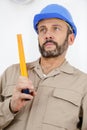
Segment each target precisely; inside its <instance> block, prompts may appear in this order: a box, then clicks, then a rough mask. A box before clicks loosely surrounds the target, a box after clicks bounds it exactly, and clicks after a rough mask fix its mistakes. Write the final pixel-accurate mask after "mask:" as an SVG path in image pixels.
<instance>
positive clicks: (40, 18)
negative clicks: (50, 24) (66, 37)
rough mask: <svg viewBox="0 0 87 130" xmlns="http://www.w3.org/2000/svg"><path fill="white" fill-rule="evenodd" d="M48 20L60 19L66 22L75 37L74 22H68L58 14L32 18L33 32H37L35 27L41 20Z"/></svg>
mask: <svg viewBox="0 0 87 130" xmlns="http://www.w3.org/2000/svg"><path fill="white" fill-rule="evenodd" d="M50 18H58V19H61V20H63V21H65V22H67V23H68V24H69V25H70V26H71V28H72V29H73V33H74V35H75V36H76V34H77V28H76V26H75V24H74V22H72V21H70V19H69V20H68V19H67V18H65V17H64V16H63V15H60V14H58V13H43V14H36V15H35V17H34V20H33V26H34V29H35V31H36V32H37V25H38V23H39V22H40V21H41V20H43V19H50Z"/></svg>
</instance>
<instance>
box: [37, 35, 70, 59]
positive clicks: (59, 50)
mask: <svg viewBox="0 0 87 130" xmlns="http://www.w3.org/2000/svg"><path fill="white" fill-rule="evenodd" d="M48 42H51V43H52V44H54V45H55V46H56V48H55V49H54V50H48V51H46V50H45V45H46V44H47V43H48ZM67 48H68V36H67V37H66V39H65V40H64V42H63V43H62V45H59V44H58V43H57V42H55V41H53V40H46V42H45V43H44V44H43V45H42V46H40V44H39V50H40V53H41V55H42V56H43V57H45V58H53V57H58V56H60V55H62V54H63V53H64V52H65V51H66V50H67Z"/></svg>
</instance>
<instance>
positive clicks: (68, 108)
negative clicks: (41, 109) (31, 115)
mask: <svg viewBox="0 0 87 130" xmlns="http://www.w3.org/2000/svg"><path fill="white" fill-rule="evenodd" d="M80 104H81V95H80V94H79V93H77V92H75V91H72V90H67V89H55V90H54V91H53V93H52V96H50V97H49V99H48V103H47V107H46V111H45V114H44V120H43V123H44V124H45V125H46V124H49V125H53V126H54V127H55V126H56V127H58V128H65V130H73V129H76V126H77V122H78V115H79V110H80ZM54 130H55V128H54Z"/></svg>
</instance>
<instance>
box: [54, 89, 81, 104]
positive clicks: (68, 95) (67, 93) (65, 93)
mask: <svg viewBox="0 0 87 130" xmlns="http://www.w3.org/2000/svg"><path fill="white" fill-rule="evenodd" d="M53 96H54V97H56V98H61V99H63V100H67V101H68V102H71V103H73V104H75V105H77V106H80V103H81V95H80V94H79V93H78V92H75V91H73V90H70V89H55V90H54V92H53Z"/></svg>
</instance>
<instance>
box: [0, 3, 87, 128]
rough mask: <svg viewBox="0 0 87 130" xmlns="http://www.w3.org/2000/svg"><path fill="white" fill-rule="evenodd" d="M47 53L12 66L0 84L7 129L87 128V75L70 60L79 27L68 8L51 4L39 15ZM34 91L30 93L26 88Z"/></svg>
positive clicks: (0, 115)
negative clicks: (23, 69) (25, 74)
mask: <svg viewBox="0 0 87 130" xmlns="http://www.w3.org/2000/svg"><path fill="white" fill-rule="evenodd" d="M33 24H34V29H35V31H36V32H37V34H38V42H39V50H40V52H41V57H40V58H39V59H38V60H37V61H35V62H33V63H28V64H27V70H28V73H29V78H26V77H23V76H20V67H19V64H17V65H12V66H11V67H9V68H7V70H6V71H5V72H4V73H3V75H2V77H1V85H0V91H1V92H0V93H1V95H0V99H1V102H0V128H1V129H2V130H19V129H20V130H87V75H86V74H85V73H83V72H81V71H80V70H78V69H76V68H75V67H73V66H71V65H70V64H69V63H68V62H67V61H66V58H65V56H66V52H67V49H68V47H69V45H72V44H73V43H74V39H75V37H76V34H77V28H76V26H75V24H74V22H73V19H72V17H71V14H70V13H69V11H68V10H67V9H65V8H64V7H62V6H60V5H57V4H50V5H48V6H46V7H45V8H43V9H42V10H41V12H40V13H39V14H36V15H35V17H34V23H33ZM26 89H28V90H29V94H26V93H23V90H26Z"/></svg>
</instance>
